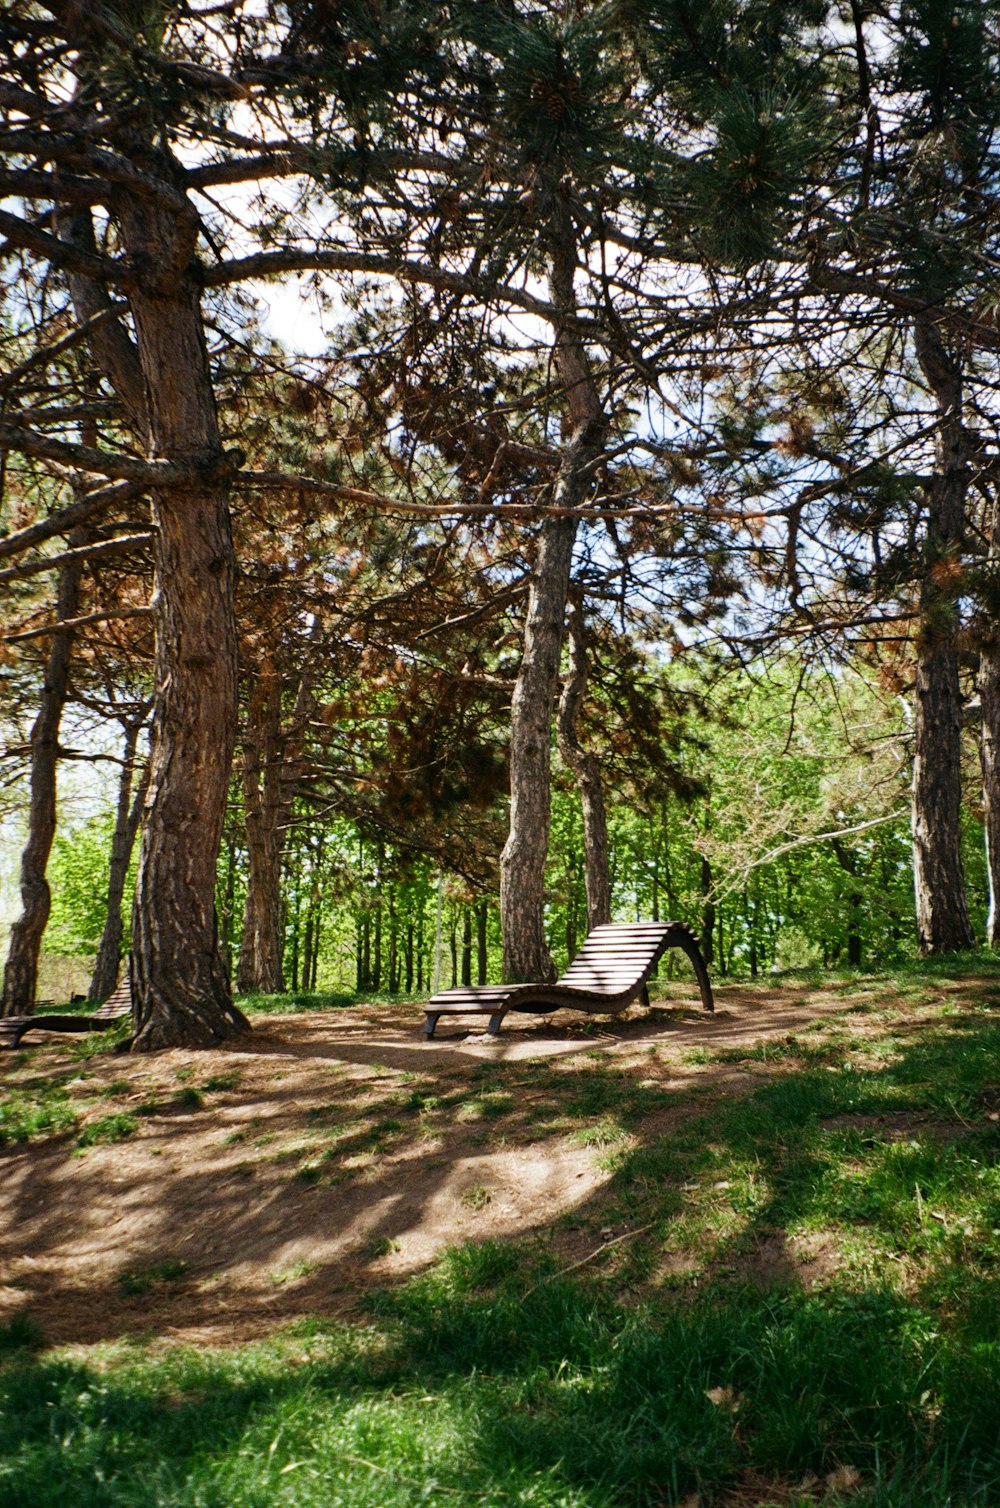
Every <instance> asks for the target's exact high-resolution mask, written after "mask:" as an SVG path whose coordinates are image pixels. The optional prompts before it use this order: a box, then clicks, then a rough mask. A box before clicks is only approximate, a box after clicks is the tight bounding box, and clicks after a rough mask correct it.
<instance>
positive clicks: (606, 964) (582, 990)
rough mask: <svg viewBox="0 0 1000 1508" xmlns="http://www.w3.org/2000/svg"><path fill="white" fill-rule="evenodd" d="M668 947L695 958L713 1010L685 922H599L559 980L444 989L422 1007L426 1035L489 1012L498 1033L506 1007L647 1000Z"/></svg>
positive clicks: (612, 1006)
mask: <svg viewBox="0 0 1000 1508" xmlns="http://www.w3.org/2000/svg"><path fill="white" fill-rule="evenodd" d="M668 948H680V949H681V951H682V952H683V953H685V954H686V955H687V957H688V958H689V959H690V960H691V963H692V964H693V966H694V972H695V976H696V978H697V980H698V988H699V990H700V992H701V1003H702V1005H703V1006H704V1007H705V1009H706V1010H707V1011H713V1010H714V1009H715V1001H714V999H713V998H712V985H711V981H710V980H709V977H708V970H707V968H706V967H705V960H704V958H703V957H702V953H701V948H700V947H699V944H698V938H697V936H696V935H695V933H694V932H692V930H691V928H690V927H687V926H685V925H684V923H683V922H633V923H626V924H624V925H619V926H616V925H613V924H612V925H608V926H606V927H595V928H594V930H593V932H591V934H590V936H589V937H588V938H587V941H586V942H585V943H584V945H583V947H582V948H581V950H580V952H579V953H578V954H577V955H576V957H575V958H574V960H573V962H572V963H571V964H570V966H569V968H568V969H567V970H566V972H565V974H563V976H562V978H561V979H557V980H556V982H555V984H482V985H475V986H466V987H464V988H460V989H452V990H442V991H441V992H440V993H439V994H437V995H435V996H433V998H432V999H431V1000H429V1001H428V1002H427V1005H426V1006H425V1007H424V1016H425V1022H424V1035H425V1036H426V1037H427V1038H431V1037H433V1035H434V1031H435V1028H436V1027H437V1024H438V1021H439V1020H440V1018H441V1017H442V1016H469V1015H483V1016H488V1017H489V1024H488V1026H487V1031H489V1032H491V1033H492V1034H493V1035H494V1036H495V1035H496V1033H497V1032H498V1031H499V1030H500V1023H501V1021H502V1020H503V1018H504V1016H506V1014H507V1012H508V1011H528V1012H531V1013H532V1014H535V1013H543V1014H544V1013H547V1012H549V1011H558V1010H575V1011H587V1012H590V1013H592V1014H596V1015H603V1014H605V1013H607V1014H616V1013H617V1012H619V1011H623V1010H625V1009H627V1007H628V1006H630V1005H631V1004H632V1002H633V1001H634V1000H638V999H641V1000H642V1002H643V1004H644V1005H648V1004H649V990H648V987H647V986H648V984H649V979H650V976H651V974H652V972H653V970H654V969H655V968H656V965H657V964H658V963H659V961H660V959H661V958H662V956H663V954H664V953H665V952H666V951H667V949H668Z"/></svg>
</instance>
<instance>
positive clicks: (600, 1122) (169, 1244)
mask: <svg viewBox="0 0 1000 1508" xmlns="http://www.w3.org/2000/svg"><path fill="white" fill-rule="evenodd" d="M963 993H964V990H963V988H962V987H957V986H955V985H953V984H950V983H947V984H945V985H944V986H943V993H942V1003H944V1001H946V1000H951V999H954V998H956V997H958V998H961V996H962V994H963ZM689 1002H690V994H689V991H687V990H685V989H684V988H683V987H682V986H679V985H674V986H665V987H662V988H661V990H660V992H659V993H658V994H656V995H655V996H654V1006H653V1009H652V1010H648V1011H647V1010H644V1009H643V1008H641V1007H633V1008H632V1010H630V1011H629V1012H628V1013H627V1014H626V1015H625V1016H623V1017H619V1018H606V1019H595V1018H585V1019H583V1020H581V1019H580V1018H572V1017H569V1016H568V1015H566V1014H564V1015H562V1016H557V1017H555V1018H542V1017H538V1018H530V1017H520V1018H519V1017H516V1016H514V1017H508V1018H507V1020H506V1021H505V1023H504V1026H503V1028H502V1032H501V1034H500V1036H499V1038H498V1039H495V1040H494V1039H491V1038H489V1037H487V1036H486V1034H485V1033H483V1032H482V1031H481V1029H480V1028H479V1027H478V1026H474V1028H473V1030H472V1032H471V1034H470V1032H469V1030H468V1027H466V1028H465V1029H463V1027H462V1026H461V1025H459V1024H457V1023H447V1022H445V1023H442V1024H441V1025H440V1026H439V1028H438V1035H437V1036H436V1037H435V1039H434V1041H432V1042H425V1041H424V1040H423V1039H422V1032H421V1028H422V1024H423V1016H422V1014H421V1013H420V1012H419V1010H418V1009H417V1008H415V1007H413V1006H409V1007H404V1006H399V1005H391V1004H390V1005H387V1004H378V1005H357V1006H354V1007H349V1008H346V1009H340V1010H337V1011H336V1012H330V1011H314V1012H297V1013H295V1014H290V1015H281V1014H267V1015H262V1016H258V1017H257V1018H256V1021H255V1030H254V1032H253V1035H252V1036H251V1037H248V1038H247V1039H246V1040H245V1041H243V1042H240V1043H238V1044H237V1045H235V1046H233V1047H231V1048H228V1049H219V1050H214V1051H212V1052H211V1053H210V1054H209V1053H205V1052H194V1051H185V1050H174V1051H170V1052H163V1053H159V1054H157V1055H155V1056H153V1057H148V1058H147V1057H141V1058H133V1057H131V1056H124V1057H123V1056H120V1055H115V1054H114V1053H113V1052H111V1051H110V1050H101V1049H102V1048H105V1049H106V1044H105V1043H103V1042H102V1039H101V1038H100V1037H96V1038H92V1039H88V1040H87V1045H86V1047H85V1049H84V1053H85V1054H86V1055H84V1054H82V1053H81V1051H80V1045H79V1042H78V1040H74V1039H68V1038H66V1037H59V1036H56V1035H54V1034H53V1035H52V1036H50V1037H49V1038H47V1039H46V1040H45V1042H44V1045H42V1046H36V1047H34V1048H30V1049H26V1050H22V1051H20V1052H19V1053H17V1054H11V1055H10V1057H9V1058H8V1059H0V1070H2V1073H3V1083H4V1084H5V1086H6V1087H7V1089H8V1090H9V1091H10V1092H11V1093H12V1094H13V1095H14V1096H16V1097H17V1098H19V1099H21V1098H23V1099H24V1100H25V1101H26V1102H27V1103H28V1104H29V1105H33V1106H34V1113H35V1115H36V1116H37V1117H38V1119H39V1121H40V1124H39V1125H38V1127H37V1129H35V1131H34V1134H33V1135H31V1136H30V1139H28V1140H24V1141H18V1142H14V1141H13V1140H12V1141H11V1142H10V1144H8V1145H7V1146H5V1147H3V1148H2V1150H0V1274H2V1283H0V1321H2V1320H3V1319H5V1318H8V1317H9V1315H10V1314H11V1313H13V1312H16V1311H18V1310H22V1309H24V1308H25V1307H26V1306H27V1307H28V1308H29V1309H30V1310H31V1311H32V1312H35V1313H37V1314H38V1315H39V1318H40V1319H41V1321H42V1323H43V1326H44V1332H45V1335H46V1337H47V1338H48V1340H49V1341H50V1342H51V1343H52V1344H57V1345H58V1344H67V1343H76V1342H83V1343H88V1342H93V1341H98V1340H108V1339H112V1338H114V1337H117V1336H121V1335H123V1334H128V1333H129V1332H135V1331H138V1332H141V1333H144V1334H148V1333H149V1332H150V1331H153V1332H155V1333H157V1334H162V1335H165V1336H170V1337H171V1338H173V1339H175V1340H184V1341H198V1342H202V1341H205V1342H211V1343H212V1344H220V1343H221V1344H225V1343H228V1342H234V1341H237V1342H238V1341H242V1340H246V1339H248V1338H251V1337H259V1336H260V1334H261V1333H262V1331H263V1330H265V1329H266V1328H267V1327H268V1326H273V1325H280V1324H287V1322H288V1321H289V1320H290V1319H293V1318H295V1317H297V1316H302V1315H307V1314H316V1313H324V1314H330V1313H340V1312H343V1311H344V1310H348V1309H350V1308H351V1307H352V1306H353V1305H354V1304H355V1303H356V1301H357V1298H358V1297H359V1295H362V1294H363V1293H365V1291H366V1290H368V1289H369V1288H371V1287H372V1286H376V1287H379V1288H382V1287H385V1286H386V1284H387V1283H391V1282H393V1281H394V1280H398V1279H400V1278H403V1277H406V1276H409V1275H410V1274H412V1273H414V1272H416V1271H418V1270H419V1269H421V1268H423V1267H426V1265H427V1264H428V1263H429V1262H431V1261H432V1260H433V1259H434V1258H435V1257H436V1256H437V1255H439V1254H440V1253H441V1252H442V1251H444V1250H445V1249H446V1248H447V1247H450V1246H453V1245H455V1244H457V1243H459V1242H462V1241H466V1240H483V1239H486V1238H513V1237H522V1238H523V1237H525V1236H529V1235H530V1236H534V1237H537V1238H539V1239H543V1240H545V1241H546V1243H549V1244H550V1245H551V1247H552V1250H553V1252H554V1253H555V1254H556V1256H557V1260H559V1261H560V1262H564V1263H569V1262H573V1261H576V1260H578V1259H579V1258H580V1257H584V1256H586V1255H587V1253H588V1252H590V1251H592V1250H594V1249H595V1248H598V1247H602V1246H603V1245H605V1244H606V1243H607V1242H609V1241H611V1240H613V1239H614V1238H615V1237H620V1236H624V1235H626V1232H627V1230H628V1229H629V1226H628V1222H627V1219H625V1220H623V1211H622V1210H621V1209H620V1208H619V1207H618V1206H619V1203H620V1201H619V1199H618V1196H617V1191H616V1190H615V1189H614V1188H613V1187H612V1183H613V1179H612V1174H613V1172H614V1168H615V1165H616V1162H617V1161H618V1160H620V1158H621V1155H622V1153H623V1151H626V1150H628V1149H632V1148H634V1147H636V1146H638V1145H640V1144H641V1143H642V1141H643V1140H645V1139H646V1138H648V1137H650V1136H651V1135H662V1134H663V1133H664V1132H665V1131H667V1130H669V1129H670V1128H671V1127H673V1126H676V1125H679V1124H680V1122H682V1121H683V1120H684V1119H685V1118H690V1117H691V1116H693V1115H695V1114H697V1113H700V1112H703V1111H704V1109H705V1108H706V1104H707V1103H708V1102H710V1101H711V1100H713V1099H717V1098H722V1097H726V1098H731V1097H733V1096H734V1095H740V1094H745V1093H747V1092H748V1091H749V1090H752V1089H754V1088H755V1087H758V1086H759V1085H760V1084H761V1082H762V1081H764V1080H766V1079H769V1078H771V1077H773V1076H774V1075H775V1074H779V1073H782V1072H787V1071H788V1067H789V1055H788V1051H787V1048H788V1043H789V1040H790V1039H791V1038H793V1037H794V1036H795V1035H796V1034H799V1033H805V1034H806V1040H808V1041H811V1042H812V1043H813V1044H814V1045H819V1042H820V1041H828V1040H829V1039H830V1034H831V1031H832V1030H834V1029H836V1031H837V1033H838V1035H839V1036H841V1037H842V1036H843V1034H844V1030H845V1024H846V1025H848V1026H849V1035H850V1039H851V1045H852V1049H854V1050H856V1049H857V1048H858V1047H859V1046H861V1044H862V1043H863V1042H864V1040H865V1037H866V1035H868V1034H870V1030H871V1024H870V1023H869V1022H868V1021H867V1019H866V1017H867V1014H868V1012H869V1009H870V1007H871V1006H872V1004H873V1001H872V986H871V985H870V984H868V983H865V982H861V981H848V982H840V983H836V984H826V985H821V986H817V987H809V986H797V987H796V986H790V985H784V986H776V985H774V984H771V983H768V984H761V985H756V986H750V985H748V984H741V985H722V986H721V987H720V988H719V990H718V992H717V1007H716V1011H715V1014H714V1015H713V1016H709V1015H707V1014H706V1013H705V1012H703V1011H702V1010H701V1009H695V1008H693V1007H692V1006H691V1005H690V1003H689ZM882 1003H884V1002H882ZM845 1013H846V1022H845V1019H844V1018H845ZM835 1022H836V1023H838V1025H837V1027H836V1028H834V1023H835ZM39 1040H41V1039H39ZM845 1046H846V1042H845ZM30 1114H31V1111H30V1110H29V1115H30ZM46 1119H48V1120H49V1124H48V1125H46V1124H45V1121H46ZM29 1129H30V1127H29ZM8 1134H9V1133H8ZM680 1260H682V1261H683V1259H680ZM751 1261H752V1264H753V1265H754V1266H755V1267H764V1268H767V1267H768V1266H769V1265H771V1264H773V1263H777V1264H778V1265H779V1266H780V1267H781V1269H782V1270H784V1269H785V1268H786V1267H787V1266H788V1264H789V1263H791V1264H792V1265H793V1266H801V1268H802V1271H803V1274H805V1275H807V1274H808V1272H809V1269H810V1268H814V1267H815V1266H816V1264H817V1263H818V1264H820V1266H821V1267H822V1265H823V1264H824V1262H825V1261H826V1256H825V1254H824V1253H822V1252H811V1251H806V1250H802V1251H800V1252H798V1253H796V1254H792V1253H790V1252H788V1251H786V1250H785V1249H784V1247H783V1246H782V1247H781V1249H778V1247H776V1246H775V1245H774V1243H773V1242H769V1243H766V1244H765V1245H764V1246H762V1247H759V1248H757V1249H755V1250H754V1251H753V1253H752V1256H751Z"/></svg>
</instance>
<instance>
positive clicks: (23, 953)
mask: <svg viewBox="0 0 1000 1508" xmlns="http://www.w3.org/2000/svg"><path fill="white" fill-rule="evenodd" d="M85 533H86V530H85V527H84V528H81V529H80V530H76V531H74V533H73V534H71V535H70V539H69V543H70V545H71V546H78V545H81V544H83V543H84V538H85ZM82 575H83V565H82V564H81V562H80V561H78V560H77V561H71V562H70V563H69V564H68V565H64V566H63V568H62V570H61V571H60V573H59V587H58V592H57V597H56V618H57V619H65V618H74V617H76V613H77V605H78V603H79V600H80V578H81V576H82ZM72 651H73V633H72V631H69V632H66V633H57V634H53V635H52V639H51V643H50V646H49V658H48V664H47V665H46V668H45V679H44V681H43V683H42V692H41V700H40V704H39V708H38V715H37V717H36V718H35V722H34V725H33V727H32V729H31V804H30V808H29V812H28V838H27V842H26V843H25V845H24V851H23V852H22V854H21V907H22V910H21V914H20V916H19V917H17V919H16V920H15V922H14V924H13V926H12V927H11V929H10V946H9V949H8V952H7V963H6V966H5V968H4V973H3V995H2V997H0V1016H27V1015H30V1014H31V1012H32V1011H33V1010H34V1008H35V994H36V991H37V988H38V958H39V954H40V952H41V947H42V934H43V933H44V931H45V925H46V923H47V922H48V919H49V911H50V910H51V909H52V896H51V893H50V891H49V885H48V881H47V880H46V878H45V870H46V866H47V865H48V862H49V853H50V851H51V849H52V839H53V838H54V837H55V831H56V766H57V764H58V762H59V724H60V722H61V720H62V712H63V706H64V704H65V701H66V688H67V685H68V683H69V667H70V658H71V655H72Z"/></svg>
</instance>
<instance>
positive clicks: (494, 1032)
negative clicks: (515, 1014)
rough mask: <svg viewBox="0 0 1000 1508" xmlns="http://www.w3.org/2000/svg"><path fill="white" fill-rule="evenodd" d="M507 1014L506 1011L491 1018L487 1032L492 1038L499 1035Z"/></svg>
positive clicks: (496, 1013)
mask: <svg viewBox="0 0 1000 1508" xmlns="http://www.w3.org/2000/svg"><path fill="white" fill-rule="evenodd" d="M506 1014H507V1012H506V1011H496V1012H495V1013H494V1014H493V1015H492V1016H491V1017H490V1024H489V1026H488V1027H487V1028H486V1030H487V1031H488V1032H489V1034H490V1036H491V1037H496V1036H498V1035H499V1032H500V1022H501V1021H502V1020H503V1018H504V1016H506Z"/></svg>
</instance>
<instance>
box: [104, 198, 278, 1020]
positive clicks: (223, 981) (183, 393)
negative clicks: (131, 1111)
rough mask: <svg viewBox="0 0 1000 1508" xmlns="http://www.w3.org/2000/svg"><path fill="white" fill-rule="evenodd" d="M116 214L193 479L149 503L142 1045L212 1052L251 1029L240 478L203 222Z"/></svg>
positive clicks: (162, 417)
mask: <svg viewBox="0 0 1000 1508" xmlns="http://www.w3.org/2000/svg"><path fill="white" fill-rule="evenodd" d="M118 219H119V223H120V226H121V229H122V233H123V239H124V242H125V246H126V249H127V251H128V253H129V255H130V256H131V257H132V259H133V260H134V261H136V262H137V263H141V264H142V265H143V266H144V269H147V270H146V271H145V276H144V277H143V281H142V285H141V288H140V290H138V291H134V292H132V294H131V295H130V299H129V302H130V306H131V311H132V317H133V321H134V324H135V331H136V341H137V347H138V354H139V360H140V364H141V367H142V372H143V377H144V380H145V385H146V392H147V402H148V407H149V424H150V438H151V446H152V451H153V454H154V455H155V456H159V457H163V458H165V459H169V460H171V461H175V462H178V461H179V462H182V463H186V464H187V465H188V466H189V467H190V468H191V470H192V473H193V474H194V475H195V476H196V477H197V478H198V480H197V481H196V482H195V481H193V482H192V483H191V485H189V486H185V487H180V486H179V487H175V488H171V489H170V490H169V491H168V490H162V491H159V492H157V493H154V496H153V522H154V524H155V525H156V529H157V536H156V554H155V573H156V574H155V593H154V624H155V629H156V661H155V700H154V705H153V724H152V733H151V741H150V742H151V748H150V778H149V792H148V795H147V799H146V810H145V824H144V830H143V842H142V855H141V859H140V863H139V875H138V881H137V884H136V895H135V910H134V918H133V925H132V1004H133V1016H134V1024H135V1036H134V1039H133V1047H134V1048H136V1049H138V1050H149V1049H155V1048H160V1047H176V1046H189V1047H209V1046H212V1045H213V1044H215V1043H217V1042H221V1041H224V1040H225V1039H226V1038H228V1037H231V1036H233V1035H234V1034H235V1033H237V1032H241V1031H246V1030H248V1029H249V1023H248V1022H247V1021H246V1019H245V1017H244V1016H243V1015H242V1014H241V1013H240V1012H239V1011H238V1010H237V1009H236V1007H235V1006H234V1004H233V998H232V991H231V989H230V984H229V978H228V975H227V972H226V967H225V961H224V959H223V955H222V951H221V948H220V945H219V937H218V929H217V925H216V914H215V878H216V874H215V871H216V863H217V860H218V854H219V847H220V843H221V840H222V825H223V818H224V815H225V804H226V788H227V783H228V779H229V771H230V765H231V763H232V756H233V747H234V744H235V739H236V625H235V612H234V603H233V592H234V582H235V574H236V570H235V558H234V554H233V545H232V537H231V532H230V526H229V486H228V478H229V474H230V467H229V463H228V460H227V458H226V456H225V455H224V453H223V449H222V445H221V441H220V438H219V431H218V425H217V420H216V412H215V398H214V393H213V390H212V383H211V377H210V373H209V367H208V353H207V350H206V347H205V339H204V328H203V324H202V317H201V310H200V306H199V299H198V291H197V286H196V283H195V281H194V278H193V275H192V274H193V261H194V249H195V242H196V238H197V217H196V215H195V213H194V211H193V210H192V211H191V212H190V214H189V215H183V216H182V215H180V214H178V213H177V211H176V210H175V209H171V208H169V207H167V206H166V205H165V204H164V203H162V202H161V201H159V200H156V199H151V200H149V201H140V200H138V199H135V200H130V201H129V202H128V204H126V205H123V206H122V208H121V210H120V212H119V216H118ZM150 264H152V266H151V265H150Z"/></svg>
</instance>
